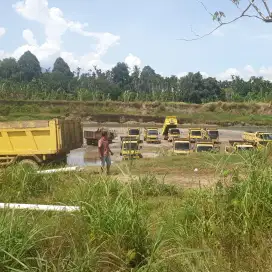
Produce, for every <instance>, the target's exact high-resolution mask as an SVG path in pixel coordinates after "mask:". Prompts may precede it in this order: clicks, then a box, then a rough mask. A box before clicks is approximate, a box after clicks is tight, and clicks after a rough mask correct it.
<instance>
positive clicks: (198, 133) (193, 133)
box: [191, 130, 201, 136]
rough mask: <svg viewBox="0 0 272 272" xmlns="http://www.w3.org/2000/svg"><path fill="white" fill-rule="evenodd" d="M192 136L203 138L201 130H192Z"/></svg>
mask: <svg viewBox="0 0 272 272" xmlns="http://www.w3.org/2000/svg"><path fill="white" fill-rule="evenodd" d="M191 134H192V136H201V131H200V130H192V131H191Z"/></svg>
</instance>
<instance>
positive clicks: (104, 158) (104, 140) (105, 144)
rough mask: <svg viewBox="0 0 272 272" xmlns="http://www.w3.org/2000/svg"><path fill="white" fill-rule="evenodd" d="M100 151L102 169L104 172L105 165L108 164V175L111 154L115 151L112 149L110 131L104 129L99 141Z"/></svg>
mask: <svg viewBox="0 0 272 272" xmlns="http://www.w3.org/2000/svg"><path fill="white" fill-rule="evenodd" d="M98 153H99V156H100V159H101V171H102V173H103V172H104V167H105V165H107V175H109V174H110V166H111V158H110V155H113V152H112V151H111V150H110V146H109V141H108V133H107V132H106V131H102V137H101V139H100V140H99V141H98Z"/></svg>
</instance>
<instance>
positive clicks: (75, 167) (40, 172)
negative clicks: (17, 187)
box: [37, 166, 80, 174]
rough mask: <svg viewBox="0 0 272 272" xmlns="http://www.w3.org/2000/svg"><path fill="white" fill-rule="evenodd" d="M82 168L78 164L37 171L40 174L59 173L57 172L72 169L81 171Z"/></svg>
mask: <svg viewBox="0 0 272 272" xmlns="http://www.w3.org/2000/svg"><path fill="white" fill-rule="evenodd" d="M79 170H80V168H79V167H78V166H73V167H65V168H58V169H48V170H42V171H37V173H38V174H49V173H57V172H71V171H79Z"/></svg>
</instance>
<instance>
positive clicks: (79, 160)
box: [68, 126, 243, 166]
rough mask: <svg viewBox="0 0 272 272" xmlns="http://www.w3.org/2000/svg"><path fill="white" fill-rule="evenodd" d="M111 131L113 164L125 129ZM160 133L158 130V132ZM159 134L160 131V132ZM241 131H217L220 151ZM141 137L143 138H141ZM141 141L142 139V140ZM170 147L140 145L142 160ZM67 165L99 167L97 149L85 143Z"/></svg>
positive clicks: (184, 130)
mask: <svg viewBox="0 0 272 272" xmlns="http://www.w3.org/2000/svg"><path fill="white" fill-rule="evenodd" d="M108 128H109V129H113V130H115V131H116V133H117V135H118V136H117V138H116V139H115V140H114V142H113V143H112V144H111V149H112V151H113V152H114V156H113V157H112V160H113V162H118V161H121V157H120V146H121V141H120V136H125V135H126V133H127V127H114V126H112V127H108ZM96 129H97V127H92V128H90V127H85V128H84V130H96ZM159 131H160V130H159ZM160 132H161V131H160ZM181 132H182V137H186V136H187V133H188V129H187V128H181ZM242 132H243V131H242V130H229V129H219V134H220V141H221V142H222V145H221V151H222V152H223V150H224V147H225V145H227V144H228V141H229V140H241V139H242ZM142 137H143V136H142ZM142 139H143V138H142ZM171 147H172V144H171V143H168V142H167V141H164V140H163V139H162V141H161V144H147V143H145V142H144V143H143V144H142V154H143V157H144V158H154V157H156V156H158V155H159V154H160V152H163V151H165V150H170V149H171ZM68 164H69V165H79V166H94V165H99V157H98V152H97V147H95V146H86V143H85V145H84V147H83V148H81V149H77V150H74V151H72V152H71V154H70V155H69V157H68Z"/></svg>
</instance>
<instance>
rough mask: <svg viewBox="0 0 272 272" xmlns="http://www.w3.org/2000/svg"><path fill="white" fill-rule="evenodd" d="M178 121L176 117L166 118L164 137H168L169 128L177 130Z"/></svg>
mask: <svg viewBox="0 0 272 272" xmlns="http://www.w3.org/2000/svg"><path fill="white" fill-rule="evenodd" d="M177 126H178V120H177V117H176V116H166V118H165V121H164V124H163V128H162V135H164V136H167V134H168V130H169V128H177Z"/></svg>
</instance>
